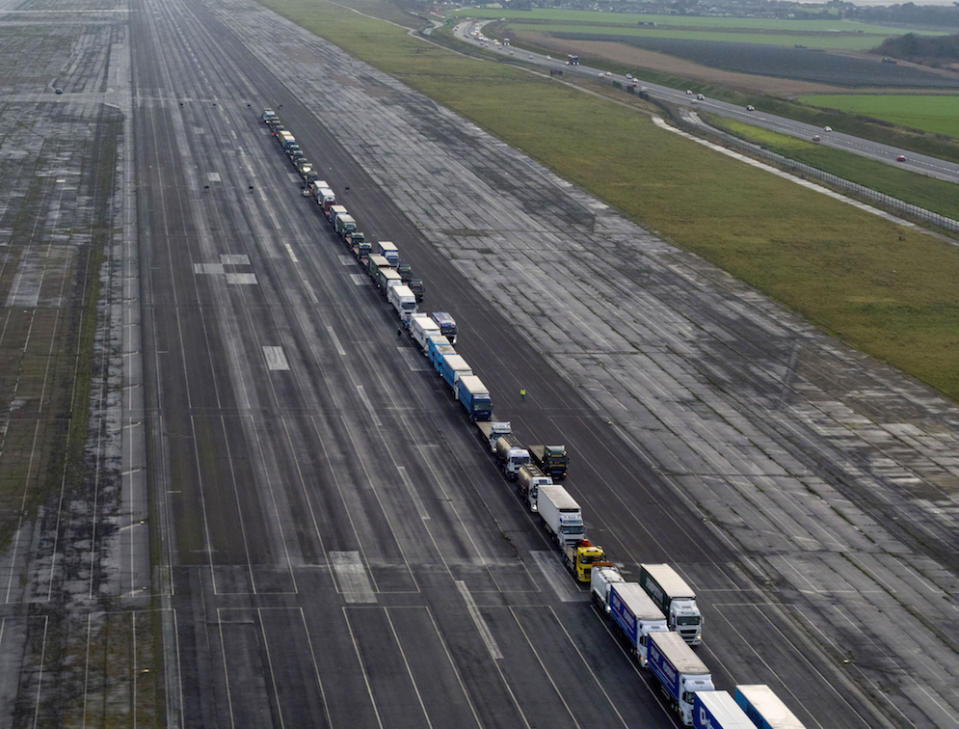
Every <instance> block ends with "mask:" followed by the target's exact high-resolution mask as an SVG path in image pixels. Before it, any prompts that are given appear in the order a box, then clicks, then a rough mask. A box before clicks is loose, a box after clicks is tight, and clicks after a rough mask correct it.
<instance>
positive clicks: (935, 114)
mask: <svg viewBox="0 0 959 729" xmlns="http://www.w3.org/2000/svg"><path fill="white" fill-rule="evenodd" d="M799 101H801V102H802V103H804V104H811V105H812V106H819V107H824V108H830V109H838V110H840V111H843V112H847V113H852V114H862V115H864V116H869V117H872V118H873V119H881V120H883V121H887V122H890V123H891V124H895V125H897V126H901V127H909V128H911V129H918V130H921V131H924V132H932V133H933V134H942V135H944V136H948V137H956V138H959V123H957V120H959V96H956V95H955V94H948V95H947V94H928V95H920V94H816V95H810V96H803V97H800V98H799Z"/></svg>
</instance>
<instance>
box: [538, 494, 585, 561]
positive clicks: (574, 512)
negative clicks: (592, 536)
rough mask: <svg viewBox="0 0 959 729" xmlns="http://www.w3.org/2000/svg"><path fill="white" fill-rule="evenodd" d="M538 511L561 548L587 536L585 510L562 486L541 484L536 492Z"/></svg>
mask: <svg viewBox="0 0 959 729" xmlns="http://www.w3.org/2000/svg"><path fill="white" fill-rule="evenodd" d="M536 511H537V512H539V518H540V519H542V520H543V525H544V526H545V527H546V530H547V531H548V532H549V533H550V534H552V535H553V536H554V537H555V538H556V541H557V543H558V544H559V546H560V548H561V549H565V548H566V545H568V544H576V543H577V542H578V541H579V540H580V539H583V537H585V536H586V529H585V528H584V526H583V512H582V511H580V508H579V504H577V503H576V501H575V500H574V499H573V497H572V496H570V495H569V493H568V492H567V491H566V489H564V488H563V487H562V486H557V485H555V484H554V485H552V486H540V487H539V488H538V489H537V494H536Z"/></svg>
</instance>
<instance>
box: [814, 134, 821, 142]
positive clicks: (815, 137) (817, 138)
mask: <svg viewBox="0 0 959 729" xmlns="http://www.w3.org/2000/svg"><path fill="white" fill-rule="evenodd" d="M812 141H814V142H821V141H822V137H820V136H819V135H818V134H813V135H812Z"/></svg>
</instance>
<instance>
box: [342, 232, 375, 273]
mask: <svg viewBox="0 0 959 729" xmlns="http://www.w3.org/2000/svg"><path fill="white" fill-rule="evenodd" d="M346 238H347V240H348V241H349V246H350V250H351V251H353V255H354V256H355V257H356V260H357V261H359V262H360V265H361V266H366V261H367V260H368V259H369V257H370V244H369V243H368V242H367V240H366V236H365V235H363V233H361V232H360V231H358V230H355V231H353V232H352V233H350V234H349V235H347V236H346Z"/></svg>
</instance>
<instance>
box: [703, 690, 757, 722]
mask: <svg viewBox="0 0 959 729" xmlns="http://www.w3.org/2000/svg"><path fill="white" fill-rule="evenodd" d="M693 729H756V725H755V724H753V723H752V721H750V719H749V717H748V716H746V713H745V712H744V711H743V710H742V708H740V706H739V704H737V703H736V701H735V700H734V699H733V697H732V696H730V695H729V692H728V691H694V692H693Z"/></svg>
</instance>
